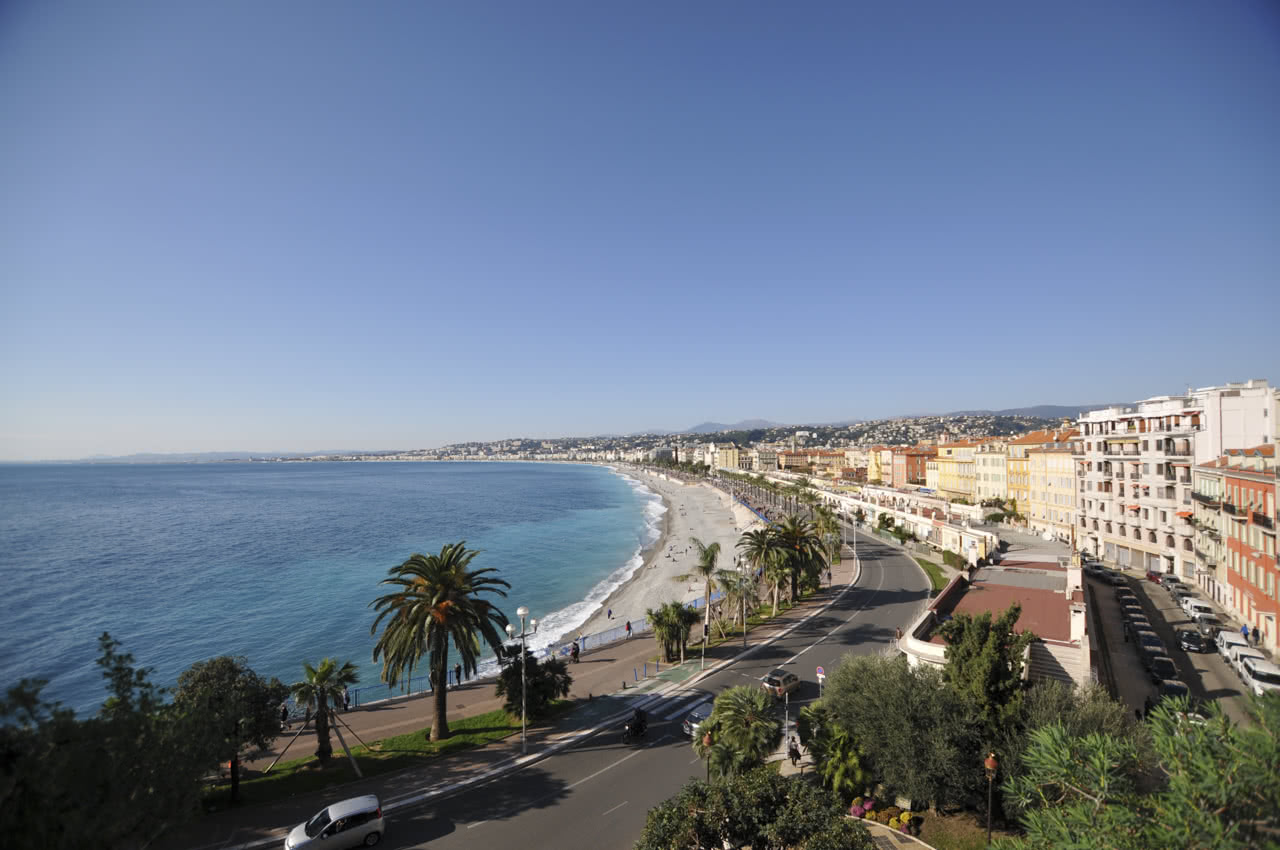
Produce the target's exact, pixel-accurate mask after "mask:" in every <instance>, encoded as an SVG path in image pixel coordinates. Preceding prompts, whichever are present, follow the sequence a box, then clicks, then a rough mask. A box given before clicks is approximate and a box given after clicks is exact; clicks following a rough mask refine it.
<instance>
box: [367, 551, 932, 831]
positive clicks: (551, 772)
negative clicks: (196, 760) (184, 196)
mask: <svg viewBox="0 0 1280 850" xmlns="http://www.w3.org/2000/svg"><path fill="white" fill-rule="evenodd" d="M858 555H859V557H860V559H861V562H862V576H861V579H860V581H859V582H858V584H857V586H856V587H853V588H851V589H850V590H849V591H848V592H846V593H845V594H844V595H843V596H841V597H839V598H838V599H837V600H836V601H835V602H834V603H833V604H832V605H831V607H829V608H828V609H826V610H825V611H823V612H822V613H820V614H817V615H815V616H813V617H811V618H810V619H808V620H807V621H805V622H804V623H802V624H801V625H799V626H798V627H797V628H795V629H794V630H793V631H792V632H791V633H790V634H788V635H786V636H785V637H782V638H779V639H778V640H776V641H775V642H773V643H772V644H770V645H768V646H766V647H760V648H758V649H754V650H753V651H751V652H750V653H749V654H747V655H746V656H742V657H740V658H739V659H738V660H737V661H735V662H733V663H732V664H730V665H729V666H728V667H726V668H725V669H723V670H721V671H719V672H717V673H714V674H712V675H711V676H709V677H707V678H705V679H702V680H701V681H699V682H698V683H697V684H696V685H695V686H694V687H693V688H691V689H685V690H682V691H677V692H674V693H672V694H669V695H667V696H666V697H664V698H663V700H662V702H660V703H657V704H654V705H652V706H650V707H648V708H647V709H646V710H647V712H648V716H649V718H650V721H649V732H648V735H647V736H646V738H645V739H644V740H643V741H642V742H641V743H640V744H624V743H623V742H622V741H621V729H620V728H619V729H617V730H613V729H610V730H608V731H606V732H602V733H600V734H598V735H595V736H594V737H592V738H589V739H588V740H586V741H584V742H582V743H580V744H579V745H578V746H576V747H573V748H570V749H569V750H566V751H564V752H562V753H560V754H558V755H555V756H552V757H550V758H547V759H544V760H542V761H539V762H537V763H535V764H533V765H531V766H529V767H527V768H525V769H522V770H519V771H516V772H515V773H512V774H508V775H506V776H504V777H501V778H499V779H496V780H494V781H493V782H490V783H488V784H487V785H484V786H481V787H478V788H473V789H470V790H468V791H464V792H462V793H460V794H458V795H455V796H453V797H451V798H448V799H444V800H436V801H433V802H431V803H429V804H425V805H423V806H420V807H417V808H412V809H407V810H400V811H397V812H396V813H395V815H394V817H389V819H388V824H387V835H386V838H385V843H384V845H383V846H386V847H392V848H406V847H425V846H428V845H429V846H431V847H432V848H458V850H461V848H474V847H532V848H539V847H543V848H550V847H555V848H563V850H588V848H590V850H623V848H630V847H632V846H633V845H634V844H635V842H636V840H637V839H638V838H639V836H640V833H641V831H642V830H643V828H644V824H645V817H646V815H647V814H648V812H649V810H650V809H651V808H653V807H654V806H656V805H658V804H659V803H661V802H662V801H664V800H666V799H667V798H669V797H671V796H673V795H674V794H675V793H676V792H677V791H678V790H679V789H680V787H681V786H682V785H683V784H684V783H685V782H686V781H688V780H689V779H691V778H695V777H701V776H703V775H704V773H705V767H704V765H703V763H702V762H701V761H700V760H699V759H698V758H697V756H696V755H695V754H694V752H693V747H692V746H691V745H690V742H689V739H688V738H687V737H686V736H685V735H684V734H683V732H682V730H681V728H680V723H681V721H682V720H683V719H684V716H685V715H686V714H687V713H688V710H689V708H691V707H693V706H694V705H697V704H698V703H700V702H704V701H708V700H711V699H713V698H714V696H715V695H716V694H718V693H720V692H721V691H723V690H725V689H726V688H729V687H732V686H734V685H741V684H748V685H752V686H757V685H758V682H759V679H760V677H761V676H763V675H764V674H766V673H767V672H769V671H770V670H772V669H774V668H775V667H785V668H787V669H789V670H792V671H794V672H795V673H797V675H799V676H800V679H801V686H800V688H799V689H798V690H797V691H795V692H793V693H792V694H791V697H792V698H791V699H790V704H789V714H790V716H791V718H792V720H793V722H794V717H795V712H796V711H797V709H798V708H799V707H800V706H802V705H804V704H805V703H807V702H810V701H812V700H814V699H816V698H817V697H818V683H817V680H816V675H815V673H816V668H817V667H818V666H822V667H824V668H825V669H826V670H827V672H828V673H830V672H831V671H833V670H834V669H835V667H836V665H837V664H838V663H839V661H840V659H841V658H843V657H844V656H845V655H846V654H849V653H854V654H859V655H867V654H873V653H880V652H884V651H886V650H888V649H889V648H890V646H891V643H892V640H893V633H894V629H895V628H899V627H905V626H906V625H907V623H908V622H910V620H911V619H912V618H913V617H914V616H915V615H916V614H917V613H918V612H919V611H920V608H921V606H922V605H923V604H924V603H925V601H926V600H927V598H928V589H929V582H928V579H927V578H926V577H925V575H924V573H923V572H922V571H921V570H920V569H919V568H918V567H917V566H916V565H915V564H914V563H913V562H912V561H911V560H910V559H909V558H908V557H907V556H906V555H904V554H902V553H901V551H899V550H897V549H894V548H893V547H891V546H889V545H887V544H885V543H882V542H880V541H878V540H876V539H874V538H868V537H866V536H859V541H858ZM782 711H783V706H781V705H779V712H780V713H781V712H782Z"/></svg>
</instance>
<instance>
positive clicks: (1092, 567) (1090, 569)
mask: <svg viewBox="0 0 1280 850" xmlns="http://www.w3.org/2000/svg"><path fill="white" fill-rule="evenodd" d="M1081 569H1083V570H1084V574H1085V575H1088V576H1093V577H1094V578H1097V577H1098V576H1100V575H1102V574H1103V573H1105V572H1106V571H1107V568H1106V567H1104V566H1102V564H1099V563H1098V562H1097V561H1086V562H1085V563H1084V565H1083V566H1082V567H1081Z"/></svg>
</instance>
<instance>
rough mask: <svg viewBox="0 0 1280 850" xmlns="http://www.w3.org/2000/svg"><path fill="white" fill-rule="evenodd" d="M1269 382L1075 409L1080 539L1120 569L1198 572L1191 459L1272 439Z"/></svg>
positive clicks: (1081, 544) (1203, 460) (1199, 459)
mask: <svg viewBox="0 0 1280 850" xmlns="http://www.w3.org/2000/svg"><path fill="white" fill-rule="evenodd" d="M1274 406H1275V394H1274V391H1273V390H1272V389H1271V388H1270V387H1268V386H1267V383H1266V381H1249V382H1247V383H1245V384H1227V385H1225V386H1221V387H1207V388H1203V389H1198V390H1192V391H1190V392H1188V393H1187V394H1186V395H1181V396H1158V397H1155V398H1150V399H1146V400H1145V401H1140V402H1138V403H1137V404H1136V405H1134V406H1133V407H1110V408H1106V409H1104V410H1095V411H1091V412H1089V413H1085V414H1082V415H1081V416H1080V418H1079V425H1080V431H1081V446H1082V451H1081V455H1080V460H1081V461H1082V463H1081V466H1080V470H1079V471H1080V478H1079V479H1078V481H1077V485H1078V490H1077V502H1078V504H1079V510H1078V518H1077V535H1076V539H1077V545H1078V547H1079V548H1080V549H1081V550H1082V551H1085V552H1089V553H1091V554H1094V555H1096V556H1098V557H1101V558H1102V559H1103V560H1105V561H1107V562H1108V563H1112V564H1116V565H1118V566H1120V567H1121V568H1125V567H1132V568H1135V569H1146V570H1147V571H1149V572H1165V573H1167V572H1173V573H1177V574H1178V575H1179V576H1181V577H1182V578H1185V579H1187V580H1188V581H1194V580H1195V577H1196V554H1195V542H1194V541H1195V531H1196V529H1195V526H1193V525H1192V524H1191V519H1192V518H1193V515H1194V512H1193V511H1192V499H1191V493H1192V476H1191V468H1192V466H1194V465H1196V464H1198V463H1207V462H1209V461H1210V460H1212V459H1213V458H1216V457H1219V456H1221V455H1222V454H1223V453H1224V452H1225V449H1226V448H1241V446H1234V447H1231V446H1224V442H1225V441H1228V440H1242V441H1243V445H1246V446H1253V445H1261V444H1265V443H1269V441H1270V438H1271V432H1272V430H1273V426H1272V424H1271V421H1270V417H1271V411H1272V410H1273V409H1274Z"/></svg>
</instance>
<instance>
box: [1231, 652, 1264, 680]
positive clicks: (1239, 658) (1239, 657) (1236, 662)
mask: <svg viewBox="0 0 1280 850" xmlns="http://www.w3.org/2000/svg"><path fill="white" fill-rule="evenodd" d="M1246 658H1258V659H1261V660H1263V661H1265V660H1266V658H1267V657H1266V656H1265V655H1263V654H1262V650H1260V649H1255V648H1254V647H1252V646H1249V645H1248V644H1244V645H1242V646H1233V647H1231V649H1230V650H1229V651H1228V653H1227V661H1229V662H1230V663H1231V669H1232V670H1235V671H1236V675H1237V676H1239V677H1241V678H1244V672H1243V671H1242V670H1241V669H1240V665H1241V664H1243V663H1244V660H1245V659H1246Z"/></svg>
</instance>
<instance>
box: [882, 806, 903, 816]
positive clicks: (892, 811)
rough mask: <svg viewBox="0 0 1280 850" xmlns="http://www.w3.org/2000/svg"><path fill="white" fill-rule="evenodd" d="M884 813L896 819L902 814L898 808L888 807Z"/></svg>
mask: <svg viewBox="0 0 1280 850" xmlns="http://www.w3.org/2000/svg"><path fill="white" fill-rule="evenodd" d="M884 812H885V814H886V815H888V816H889V817H891V818H896V817H897V816H898V815H900V814H902V809H900V808H898V807H897V806H890V807H889V808H887V809H885V810H884Z"/></svg>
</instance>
